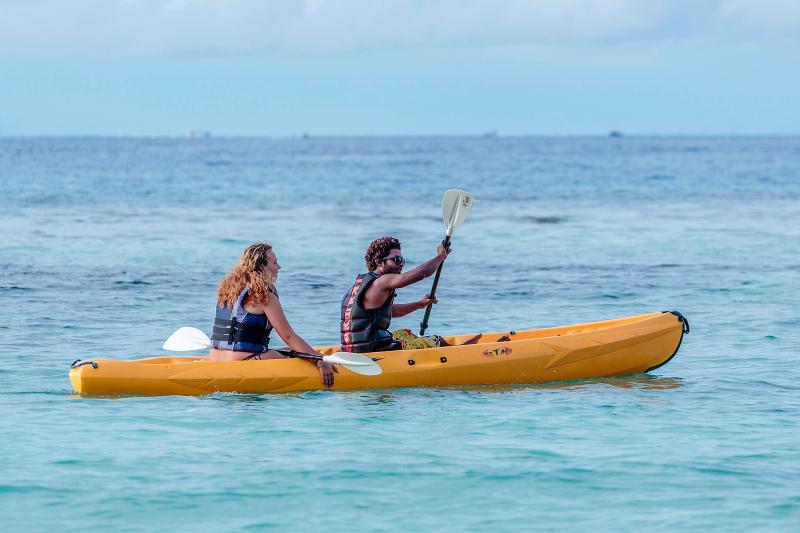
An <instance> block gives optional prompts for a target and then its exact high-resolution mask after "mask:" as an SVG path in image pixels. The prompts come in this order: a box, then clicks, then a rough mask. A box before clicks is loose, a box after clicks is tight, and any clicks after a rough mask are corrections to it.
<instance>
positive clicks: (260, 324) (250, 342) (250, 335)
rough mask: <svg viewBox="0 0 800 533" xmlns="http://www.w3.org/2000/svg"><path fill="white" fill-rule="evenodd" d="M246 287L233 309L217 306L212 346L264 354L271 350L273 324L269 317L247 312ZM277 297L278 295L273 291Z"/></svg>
mask: <svg viewBox="0 0 800 533" xmlns="http://www.w3.org/2000/svg"><path fill="white" fill-rule="evenodd" d="M248 290H249V289H248V288H247V287H245V288H244V289H243V290H242V292H241V294H239V297H238V298H237V299H236V303H235V304H234V305H233V308H230V307H227V306H225V307H222V306H220V305H219V304H217V313H216V316H215V318H214V332H213V333H212V335H211V346H213V347H214V348H217V349H219V350H233V351H234V352H250V353H263V352H266V351H267V350H269V334H270V333H271V332H272V324H270V323H269V319H268V318H267V315H256V314H253V313H248V312H247V311H245V309H244V306H243V305H242V302H243V301H244V299H245V297H246V296H247V293H248ZM272 293H273V294H274V295H275V297H276V298H277V297H278V294H277V293H276V292H275V291H274V290H272Z"/></svg>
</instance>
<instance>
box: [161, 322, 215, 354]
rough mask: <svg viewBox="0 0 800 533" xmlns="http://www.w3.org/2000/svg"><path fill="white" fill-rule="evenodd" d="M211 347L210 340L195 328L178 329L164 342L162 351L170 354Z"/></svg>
mask: <svg viewBox="0 0 800 533" xmlns="http://www.w3.org/2000/svg"><path fill="white" fill-rule="evenodd" d="M210 346H211V339H209V338H208V335H206V334H205V333H203V332H202V331H200V330H199V329H197V328H188V327H183V328H178V329H177V330H175V333H173V334H172V335H170V336H169V338H168V339H167V340H166V341H164V345H163V346H162V348H163V349H165V350H169V351H171V352H188V351H190V350H202V349H203V348H209V347H210Z"/></svg>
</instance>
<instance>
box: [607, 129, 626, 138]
mask: <svg viewBox="0 0 800 533" xmlns="http://www.w3.org/2000/svg"><path fill="white" fill-rule="evenodd" d="M608 136H609V137H617V138H618V137H623V135H622V132H621V131H618V130H611V131H609V132H608Z"/></svg>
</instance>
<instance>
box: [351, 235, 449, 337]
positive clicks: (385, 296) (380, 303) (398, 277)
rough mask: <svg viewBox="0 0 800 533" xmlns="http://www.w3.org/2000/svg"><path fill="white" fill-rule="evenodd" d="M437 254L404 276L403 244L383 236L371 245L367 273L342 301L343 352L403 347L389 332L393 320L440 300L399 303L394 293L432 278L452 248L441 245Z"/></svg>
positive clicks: (357, 279) (430, 299) (360, 275)
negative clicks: (401, 245)
mask: <svg viewBox="0 0 800 533" xmlns="http://www.w3.org/2000/svg"><path fill="white" fill-rule="evenodd" d="M436 252H437V253H436V255H435V256H434V257H433V258H432V259H429V260H428V261H426V262H424V263H422V264H421V265H419V266H418V267H416V268H414V269H413V270H409V271H408V272H405V273H404V272H403V266H404V265H405V259H404V258H403V255H402V254H401V252H400V241H398V240H397V239H395V238H394V237H381V238H380V239H376V240H374V241H372V242H371V243H370V245H369V248H367V253H366V254H365V255H364V259H365V261H366V263H367V270H368V272H367V273H366V274H359V275H358V276H357V277H356V280H355V282H354V283H353V286H352V287H351V288H350V290H348V291H347V293H346V294H345V295H344V298H343V299H342V322H341V333H342V350H343V351H346V352H359V353H367V352H379V351H384V350H399V349H400V348H401V347H402V346H401V343H400V342H399V341H396V340H394V339H393V338H392V334H391V333H390V332H389V324H390V323H391V321H392V317H401V316H406V315H407V314H409V313H413V312H414V311H418V310H420V309H425V308H426V307H427V306H428V305H429V304H435V303H437V300H436V298H431V297H430V295H429V294H426V295H425V297H424V298H422V299H420V300H419V301H417V302H411V303H407V304H396V303H394V297H395V296H396V293H395V290H396V289H400V288H402V287H407V286H409V285H413V284H414V283H416V282H418V281H421V280H423V279H425V278H427V277H430V276H432V275H433V274H434V273H435V272H436V269H437V268H438V266H439V264H440V263H441V262H442V261H444V260H445V259H446V258H447V255H448V254H449V253H450V248H445V247H444V246H443V245H442V244H439V246H438V247H437V249H436Z"/></svg>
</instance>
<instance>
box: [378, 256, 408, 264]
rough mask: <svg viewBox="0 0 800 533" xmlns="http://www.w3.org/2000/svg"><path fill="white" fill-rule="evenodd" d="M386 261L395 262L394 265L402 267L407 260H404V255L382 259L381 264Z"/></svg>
mask: <svg viewBox="0 0 800 533" xmlns="http://www.w3.org/2000/svg"><path fill="white" fill-rule="evenodd" d="M386 261H394V264H395V265H398V266H402V265H405V264H406V260H405V258H403V256H402V255H395V256H391V257H384V258H383V259H381V263H383V262H386Z"/></svg>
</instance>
